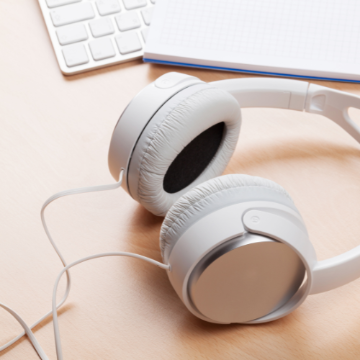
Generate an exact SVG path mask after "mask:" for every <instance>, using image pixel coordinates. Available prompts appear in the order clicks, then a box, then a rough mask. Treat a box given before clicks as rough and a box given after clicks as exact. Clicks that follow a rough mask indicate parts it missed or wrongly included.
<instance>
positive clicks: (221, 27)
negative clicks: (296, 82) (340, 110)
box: [144, 0, 360, 82]
mask: <svg viewBox="0 0 360 360" xmlns="http://www.w3.org/2000/svg"><path fill="white" fill-rule="evenodd" d="M155 8H156V9H155V11H154V16H153V19H152V22H151V29H150V33H149V36H148V39H147V44H146V47H145V54H144V61H148V62H158V63H166V64H174V65H184V66H192V67H194V66H195V67H206V68H214V69H221V70H229V71H240V72H246V73H257V74H259V73H260V74H269V75H283V76H293V77H306V78H320V79H330V80H342V81H344V80H345V81H353V82H360V1H359V0H157V3H156V6H155Z"/></svg>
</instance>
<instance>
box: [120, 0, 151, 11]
mask: <svg viewBox="0 0 360 360" xmlns="http://www.w3.org/2000/svg"><path fill="white" fill-rule="evenodd" d="M123 2H124V5H125V8H126V10H132V9H137V8H139V7H143V6H146V0H123Z"/></svg>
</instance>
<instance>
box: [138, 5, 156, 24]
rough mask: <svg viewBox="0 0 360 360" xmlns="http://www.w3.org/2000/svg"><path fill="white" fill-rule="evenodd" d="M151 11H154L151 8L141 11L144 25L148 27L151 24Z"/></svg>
mask: <svg viewBox="0 0 360 360" xmlns="http://www.w3.org/2000/svg"><path fill="white" fill-rule="evenodd" d="M153 11H154V8H153V7H151V8H147V9H144V10H141V15H142V17H143V19H144V23H145V24H146V25H148V26H149V25H150V23H151V18H152V14H153Z"/></svg>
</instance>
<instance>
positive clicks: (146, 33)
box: [141, 28, 149, 43]
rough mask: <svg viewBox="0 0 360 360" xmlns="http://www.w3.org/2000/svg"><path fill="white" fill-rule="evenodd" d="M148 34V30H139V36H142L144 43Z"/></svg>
mask: <svg viewBox="0 0 360 360" xmlns="http://www.w3.org/2000/svg"><path fill="white" fill-rule="evenodd" d="M148 33H149V28H145V29H142V30H141V35H142V37H143V39H144V42H145V43H146V39H147V36H148Z"/></svg>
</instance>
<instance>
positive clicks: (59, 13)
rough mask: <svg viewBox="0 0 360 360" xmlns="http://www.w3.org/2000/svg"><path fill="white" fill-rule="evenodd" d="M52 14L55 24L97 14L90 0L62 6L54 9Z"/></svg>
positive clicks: (58, 24) (64, 23)
mask: <svg viewBox="0 0 360 360" xmlns="http://www.w3.org/2000/svg"><path fill="white" fill-rule="evenodd" d="M50 15H51V19H52V22H53V24H54V26H61V25H67V24H71V23H75V22H78V21H83V20H87V19H92V18H93V17H94V16H95V14H94V10H93V7H92V5H91V3H89V2H86V3H80V4H75V5H70V6H64V7H60V8H58V9H56V10H52V11H51V12H50Z"/></svg>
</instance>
